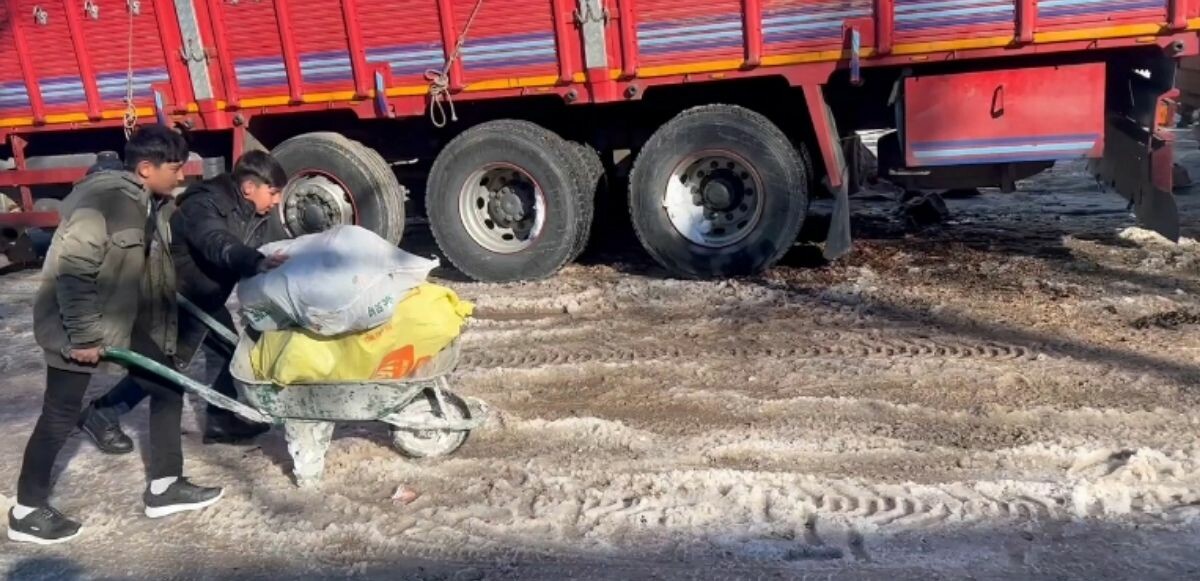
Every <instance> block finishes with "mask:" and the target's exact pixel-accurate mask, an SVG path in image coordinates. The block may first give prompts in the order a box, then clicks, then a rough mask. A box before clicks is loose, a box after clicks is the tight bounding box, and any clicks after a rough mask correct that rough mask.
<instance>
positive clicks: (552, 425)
mask: <svg viewBox="0 0 1200 581" xmlns="http://www.w3.org/2000/svg"><path fill="white" fill-rule="evenodd" d="M1193 147H1194V145H1193ZM1193 173H1194V174H1195V173H1196V172H1193ZM1198 175H1200V174H1198ZM1179 202H1180V205H1181V207H1182V209H1183V212H1184V214H1185V217H1184V227H1183V228H1184V234H1185V236H1186V237H1187V238H1189V239H1195V238H1196V237H1197V236H1198V235H1200V230H1198V229H1197V228H1198V227H1197V226H1196V224H1197V223H1198V222H1197V220H1196V218H1197V217H1200V202H1198V201H1197V199H1196V198H1193V197H1191V196H1181V197H1180V199H1179ZM947 204H948V206H949V208H950V211H951V213H952V220H951V223H946V224H942V225H938V226H934V227H930V228H926V229H922V230H919V231H911V230H906V229H905V227H904V225H903V224H898V223H897V222H896V221H895V217H894V212H893V210H894V204H889V203H888V202H887V201H886V200H885V199H876V200H874V201H862V202H860V203H858V205H857V207H856V208H855V210H856V233H857V236H858V241H857V247H856V252H855V253H853V254H852V255H851V256H849V257H848V258H847V259H845V260H843V261H841V262H839V263H836V264H834V265H830V266H822V265H816V266H814V265H813V260H812V259H811V258H810V257H811V256H812V253H811V252H807V251H806V249H804V248H798V249H797V251H796V252H794V253H793V256H789V257H788V258H787V259H785V261H784V264H783V265H781V266H780V267H779V268H777V269H776V270H774V271H772V272H771V273H769V274H767V275H765V276H763V277H759V278H756V279H750V280H739V281H725V282H693V281H675V280H668V279H665V278H663V276H662V272H661V271H660V270H659V269H658V268H657V267H655V266H654V265H653V264H652V263H650V262H649V261H648V260H647V259H646V258H645V257H644V255H643V254H642V253H640V252H639V251H638V250H637V249H636V247H631V248H615V249H608V250H606V251H605V252H603V253H600V255H599V256H598V257H597V256H593V257H592V258H591V259H590V260H589V261H585V264H583V265H576V266H572V267H570V268H568V269H567V270H566V271H565V272H564V273H563V274H561V275H560V276H558V277H556V278H553V279H551V280H548V281H542V282H536V283H526V284H513V285H484V284H473V283H463V282H460V281H458V280H457V279H456V278H454V277H453V275H452V274H450V273H446V272H440V271H439V272H437V273H435V275H439V274H440V275H441V276H449V277H450V278H449V279H448V280H449V282H447V281H446V280H442V281H440V282H444V283H446V284H449V285H451V286H452V287H453V288H454V289H455V290H456V291H458V292H459V293H460V294H462V295H463V297H464V298H465V299H468V300H472V301H474V302H476V304H477V305H478V311H477V320H476V321H475V322H474V323H472V325H470V327H469V328H468V329H467V330H466V332H465V333H464V335H463V341H464V350H463V360H462V362H461V365H460V368H459V371H458V372H457V374H456V375H455V376H454V378H453V383H454V386H455V389H456V390H457V391H458V392H460V393H462V394H464V395H470V396H475V397H479V398H482V399H484V400H486V401H487V402H488V403H489V404H490V405H491V406H492V409H493V412H494V414H493V416H492V418H491V419H490V420H489V423H488V424H487V425H486V426H485V427H484V428H483V429H481V430H479V431H477V432H475V433H473V434H472V435H471V437H470V439H469V440H468V441H467V443H466V445H465V446H464V447H463V448H462V449H461V450H460V451H459V452H458V453H457V454H455V455H454V456H452V457H449V458H445V459H440V460H422V461H412V460H407V459H404V458H402V457H401V456H400V455H399V454H398V453H396V452H395V451H394V450H393V449H392V448H391V447H390V437H389V435H388V432H387V430H386V428H385V427H384V426H380V425H369V424H368V425H347V426H341V427H340V428H339V429H338V431H337V432H336V434H335V440H334V442H333V445H332V447H331V449H330V451H329V454H328V459H327V464H326V469H325V481H324V484H323V487H322V488H321V489H318V490H312V491H309V490H299V489H296V488H294V487H293V485H292V483H291V482H290V480H289V478H288V475H287V474H288V464H287V463H288V460H287V453H286V449H285V445H284V443H283V440H282V438H281V436H280V435H279V434H278V433H274V432H273V433H271V434H269V435H267V436H266V437H263V438H262V439H260V441H259V442H258V445H256V446H252V447H245V448H237V447H223V446H203V445H202V444H201V443H200V437H199V429H198V426H199V424H197V421H196V418H195V417H193V416H194V414H189V417H188V418H187V419H186V428H187V431H188V433H187V434H186V435H185V450H186V454H187V466H188V472H189V474H190V476H192V477H193V478H194V479H195V480H196V481H198V482H202V483H219V484H224V485H226V486H227V487H228V491H227V495H226V498H225V499H224V500H223V501H222V502H221V503H220V504H218V505H216V506H214V507H213V508H211V509H209V510H207V511H205V512H203V513H199V514H195V515H188V516H182V517H179V518H172V519H166V520H163V521H149V520H147V519H145V518H144V517H142V516H141V513H140V504H139V503H140V493H141V490H142V487H143V482H142V470H141V467H140V463H141V459H140V458H139V457H138V455H136V454H135V455H131V456H125V457H111V456H103V455H101V454H100V453H98V452H97V451H96V450H94V449H93V448H92V447H90V446H89V445H87V444H85V443H83V442H82V441H81V440H79V439H78V438H76V439H75V440H73V441H72V442H71V443H70V444H69V446H68V454H69V455H70V456H72V460H71V463H70V466H69V467H68V468H67V469H66V470H65V471H64V472H63V473H62V476H61V477H60V479H59V483H58V488H57V493H56V499H55V501H56V503H57V505H58V506H59V507H60V508H61V509H63V510H64V511H66V512H67V514H69V515H72V516H76V517H79V518H81V519H83V520H84V522H85V526H86V529H85V532H84V534H83V536H82V537H81V538H80V539H79V540H78V542H76V543H74V544H70V545H67V546H62V547H56V548H51V549H37V548H30V547H26V546H19V545H14V544H8V543H6V544H4V545H3V550H0V571H2V572H5V573H7V574H8V575H9V576H10V577H11V578H15V579H72V578H102V579H126V578H133V579H164V578H177V579H192V578H201V579H203V578H209V579H230V578H232V579H282V578H334V577H342V576H350V575H352V576H358V577H362V578H377V579H444V580H456V579H543V580H557V579H615V580H626V579H647V578H656V579H803V578H817V579H855V580H857V579H879V580H888V581H892V580H897V579H914V580H917V579H920V580H924V579H933V578H952V579H958V578H973V579H1103V578H1136V579H1188V578H1197V577H1200V552H1198V551H1196V550H1195V547H1196V543H1197V542H1196V539H1197V538H1200V537H1197V533H1200V530H1198V529H1200V520H1198V517H1200V439H1198V438H1197V435H1198V434H1200V415H1198V411H1200V359H1198V358H1197V353H1200V333H1198V331H1200V296H1198V294H1197V293H1198V292H1200V269H1198V268H1197V266H1198V262H1197V260H1200V247H1198V246H1197V245H1196V244H1195V243H1192V242H1188V243H1185V244H1183V245H1175V244H1170V243H1167V242H1166V241H1163V240H1157V239H1155V236H1157V235H1153V236H1151V235H1148V234H1146V233H1145V232H1144V231H1139V230H1131V229H1130V228H1132V227H1133V226H1135V224H1134V222H1133V220H1132V218H1131V217H1130V215H1129V213H1128V212H1127V211H1126V210H1125V202H1124V201H1123V200H1121V199H1120V198H1118V197H1116V196H1115V195H1112V194H1102V193H1098V192H1096V191H1095V186H1094V181H1092V180H1090V179H1089V178H1088V177H1087V176H1086V175H1085V174H1084V173H1083V166H1082V164H1067V165H1066V166H1065V167H1061V168H1058V169H1056V170H1055V171H1053V172H1051V173H1049V174H1047V175H1044V176H1041V177H1039V178H1037V179H1035V180H1032V181H1029V182H1025V183H1022V184H1021V187H1020V190H1019V191H1018V192H1017V193H1014V194H1010V195H1004V194H1000V193H998V192H991V191H985V193H984V195H982V196H980V197H976V198H970V199H966V200H948V201H947ZM405 239H406V243H405V244H406V248H408V247H412V248H411V249H412V250H413V251H419V252H420V253H422V254H428V252H427V251H428V235H427V234H425V235H422V234H421V233H420V232H417V233H415V234H413V235H412V236H409V235H407V234H406V237H405ZM422 244H425V245H426V246H420V245H422ZM36 276H37V275H36V273H33V272H20V273H15V274H7V275H4V276H2V277H0V329H2V330H3V333H4V337H5V347H4V349H3V350H0V374H2V375H3V377H4V378H5V379H4V389H2V390H0V425H2V426H3V432H2V433H3V437H2V438H0V473H3V474H5V475H6V476H5V478H7V479H8V480H7V482H6V483H3V484H0V495H3V496H0V501H2V502H3V503H4V504H5V505H6V506H7V505H8V504H9V503H11V502H12V501H13V500H14V499H13V491H14V489H15V478H16V473H17V470H18V466H19V462H20V457H21V450H22V447H23V446H24V443H25V438H26V437H27V435H28V434H29V432H30V430H31V429H32V427H33V422H34V421H35V419H36V417H37V413H38V408H39V403H40V398H41V391H42V386H41V381H42V365H41V362H40V361H41V360H40V357H39V354H38V351H37V349H36V348H35V346H34V345H33V342H32V338H31V337H30V335H29V333H28V329H29V325H30V312H29V305H30V301H31V300H32V296H33V293H34V290H35V288H36ZM195 372H197V373H203V372H204V365H203V364H202V363H198V364H197V366H196V370H195ZM210 373H211V372H210ZM94 389H95V390H96V391H97V392H99V391H100V390H102V389H104V386H103V385H101V386H97V387H96V388H94ZM193 404H194V402H193ZM200 407H201V406H198V405H193V406H192V408H193V409H197V410H198V409H200ZM127 423H128V424H129V425H130V427H131V429H132V430H133V431H134V432H136V433H137V434H138V436H139V441H140V444H141V446H142V449H144V448H145V442H144V438H145V433H146V419H145V410H144V409H142V410H138V411H135V412H134V413H133V414H132V415H131V416H130V418H129V420H128V422H127Z"/></svg>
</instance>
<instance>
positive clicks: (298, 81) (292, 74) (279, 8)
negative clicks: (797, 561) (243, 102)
mask: <svg viewBox="0 0 1200 581" xmlns="http://www.w3.org/2000/svg"><path fill="white" fill-rule="evenodd" d="M275 20H276V22H278V24H279V44H280V46H281V47H282V48H283V65H284V68H286V69H287V78H288V98H289V99H291V101H292V102H293V103H300V102H301V101H303V96H304V78H303V77H302V76H301V74H300V55H299V53H297V51H296V37H295V35H294V34H292V10H291V6H290V5H289V2H288V0H275Z"/></svg>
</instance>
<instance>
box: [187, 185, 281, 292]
mask: <svg viewBox="0 0 1200 581" xmlns="http://www.w3.org/2000/svg"><path fill="white" fill-rule="evenodd" d="M176 213H177V214H179V218H180V228H175V230H178V232H176V233H175V235H177V236H183V239H184V241H185V242H186V243H187V245H188V247H190V248H193V249H195V250H197V251H199V252H200V254H201V256H203V257H204V259H205V260H207V261H208V262H209V263H210V264H212V265H214V266H216V267H218V268H221V269H224V270H227V271H229V272H232V273H236V274H237V276H238V277H239V278H249V277H251V276H254V275H255V274H258V263H259V262H261V261H262V260H263V255H262V253H260V252H259V251H258V250H255V249H254V248H251V247H249V246H246V245H245V244H243V243H242V241H241V240H240V239H238V237H237V236H236V235H235V234H234V233H233V232H230V231H229V228H228V226H227V225H226V223H225V218H224V216H223V215H222V213H221V211H220V209H219V208H217V205H216V204H215V203H213V202H212V201H211V200H204V199H196V200H188V201H186V202H185V203H183V204H180V205H179V209H178V210H176Z"/></svg>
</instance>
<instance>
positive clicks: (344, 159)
mask: <svg viewBox="0 0 1200 581" xmlns="http://www.w3.org/2000/svg"><path fill="white" fill-rule="evenodd" d="M271 154H272V155H273V156H275V159H277V160H279V163H280V165H282V166H283V169H284V171H286V172H287V174H288V178H289V180H290V181H289V183H288V187H287V190H286V191H285V192H284V197H283V201H282V203H280V206H279V207H280V217H281V219H282V222H283V226H284V229H285V231H286V233H287V234H288V235H289V236H293V237H294V236H300V235H302V234H311V233H313V232H320V231H323V230H327V229H329V228H331V227H333V226H336V225H339V224H357V225H359V226H362V227H364V228H366V229H368V230H370V231H372V232H374V233H376V234H378V235H380V236H382V237H383V238H385V239H387V240H388V241H389V242H391V243H393V244H399V243H400V239H401V238H402V237H403V235H404V199H405V197H406V194H407V190H406V189H405V188H404V187H403V186H401V185H400V183H399V182H398V181H396V175H395V174H394V173H393V172H392V170H391V168H390V167H389V166H388V164H387V162H385V161H384V160H383V158H382V157H380V156H379V154H378V153H376V152H375V151H374V150H372V149H370V148H368V147H366V146H364V145H362V144H361V143H358V142H356V141H351V140H349V139H346V138H345V137H343V136H341V135H339V134H337V133H328V132H320V133H305V134H303V135H298V136H296V137H293V138H291V139H288V140H287V141H284V142H283V143H281V144H279V146H278V147H276V148H275V150H274V151H272V152H271Z"/></svg>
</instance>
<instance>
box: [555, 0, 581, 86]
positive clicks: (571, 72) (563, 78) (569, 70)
mask: <svg viewBox="0 0 1200 581" xmlns="http://www.w3.org/2000/svg"><path fill="white" fill-rule="evenodd" d="M567 1H568V0H552V1H551V2H550V9H551V12H552V16H551V17H552V18H554V43H555V45H556V46H557V47H558V81H559V82H560V83H570V82H571V81H572V80H574V78H575V68H574V67H573V66H571V54H572V53H573V51H572V48H571V47H572V45H571V29H570V27H569V24H570V21H569V18H570V16H571V7H570V6H569V5H567Z"/></svg>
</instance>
